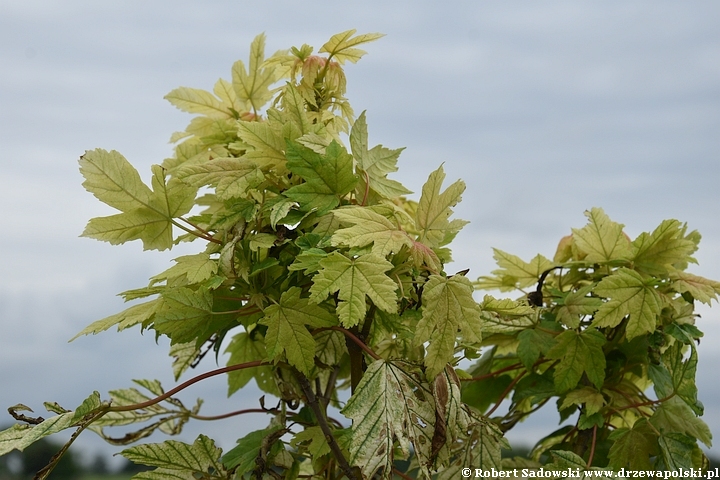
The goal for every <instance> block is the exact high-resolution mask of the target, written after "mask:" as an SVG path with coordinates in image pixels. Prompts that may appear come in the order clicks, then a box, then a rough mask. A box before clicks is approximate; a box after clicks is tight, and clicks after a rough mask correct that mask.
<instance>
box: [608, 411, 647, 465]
mask: <svg viewBox="0 0 720 480" xmlns="http://www.w3.org/2000/svg"><path fill="white" fill-rule="evenodd" d="M609 438H610V440H612V441H613V442H614V443H613V444H612V446H611V447H610V452H609V454H608V458H609V459H610V467H611V468H612V469H613V470H615V471H617V470H620V469H621V468H623V467H625V468H629V469H630V470H650V457H652V456H655V455H657V454H658V453H659V452H658V444H657V434H656V433H655V432H654V431H653V430H652V427H651V426H650V425H649V424H648V421H647V419H645V418H641V419H639V420H638V421H636V422H635V424H634V425H633V426H632V428H617V429H615V430H614V431H613V432H612V433H611V434H610V437H609Z"/></svg>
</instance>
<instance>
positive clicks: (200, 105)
mask: <svg viewBox="0 0 720 480" xmlns="http://www.w3.org/2000/svg"><path fill="white" fill-rule="evenodd" d="M165 99H166V100H167V101H169V102H170V103H172V104H173V105H175V106H176V107H177V108H179V109H180V110H182V111H184V112H188V113H199V114H202V115H206V116H208V117H219V118H230V117H232V113H231V112H230V109H229V108H228V107H226V106H225V105H223V102H222V101H220V100H218V99H217V98H216V97H215V96H214V95H213V94H212V93H210V92H208V91H205V90H201V89H199V88H189V87H180V88H176V89H175V90H173V91H171V92H170V93H168V94H167V95H165Z"/></svg>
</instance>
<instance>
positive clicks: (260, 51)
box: [232, 33, 279, 113]
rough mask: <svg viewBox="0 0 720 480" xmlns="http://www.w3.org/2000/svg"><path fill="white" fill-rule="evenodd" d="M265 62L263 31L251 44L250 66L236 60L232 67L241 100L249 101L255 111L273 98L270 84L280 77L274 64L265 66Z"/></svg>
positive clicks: (234, 81)
mask: <svg viewBox="0 0 720 480" xmlns="http://www.w3.org/2000/svg"><path fill="white" fill-rule="evenodd" d="M264 62H265V34H263V33H261V34H260V35H258V36H257V37H255V39H254V40H253V41H252V43H251V44H250V62H249V64H248V68H247V69H245V64H244V63H243V62H242V60H238V61H237V62H235V64H234V65H233V67H232V85H233V89H234V90H235V94H236V95H237V98H238V99H239V100H240V101H245V102H248V103H249V104H250V105H251V106H252V109H253V111H254V112H255V113H256V112H257V111H258V110H260V108H262V106H263V105H265V103H267V101H268V100H270V99H271V98H272V95H273V92H272V91H271V90H270V86H271V85H272V84H273V83H275V82H276V81H277V80H278V78H279V77H277V76H276V71H275V68H274V66H272V65H271V66H269V67H264V65H263V63H264Z"/></svg>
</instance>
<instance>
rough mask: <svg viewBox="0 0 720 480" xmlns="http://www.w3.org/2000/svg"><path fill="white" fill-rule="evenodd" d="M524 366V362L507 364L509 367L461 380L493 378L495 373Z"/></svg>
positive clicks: (472, 380)
mask: <svg viewBox="0 0 720 480" xmlns="http://www.w3.org/2000/svg"><path fill="white" fill-rule="evenodd" d="M522 367H523V365H522V363H514V364H512V365H509V366H507V367H505V368H501V369H500V370H495V371H494V372H491V373H487V374H485V375H480V376H478V377H472V378H461V379H460V381H461V382H474V381H477V380H485V379H486V378H492V377H494V376H495V375H499V374H501V373H505V372H510V371H512V370H518V369H520V368H522Z"/></svg>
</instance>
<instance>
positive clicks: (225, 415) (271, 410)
mask: <svg viewBox="0 0 720 480" xmlns="http://www.w3.org/2000/svg"><path fill="white" fill-rule="evenodd" d="M246 413H272V414H273V415H277V414H278V413H282V412H281V411H280V410H277V409H275V408H268V409H265V408H246V409H245V410H236V411H234V412H229V413H223V414H222V415H211V416H205V415H190V418H194V419H195V420H208V421H211V420H223V419H225V418H230V417H235V416H237V415H244V414H246Z"/></svg>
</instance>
